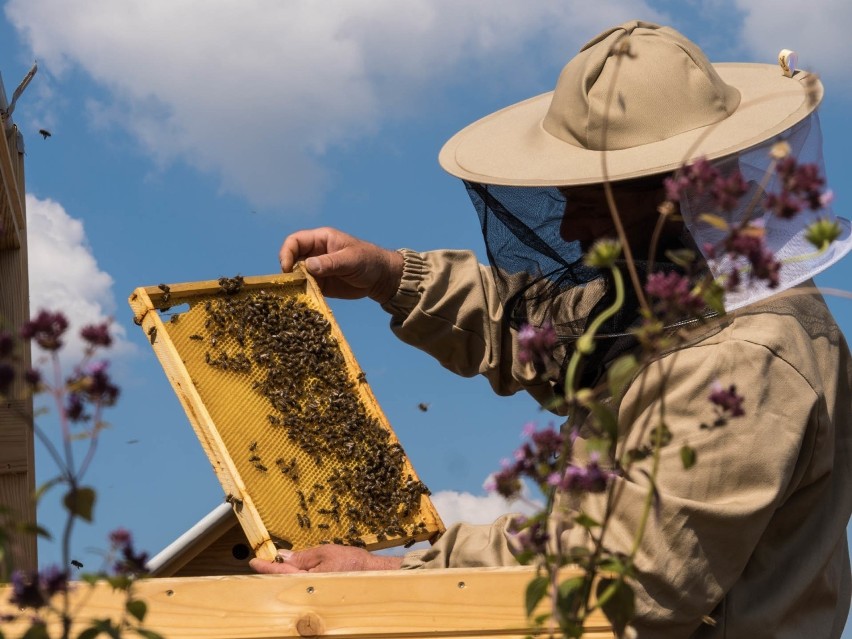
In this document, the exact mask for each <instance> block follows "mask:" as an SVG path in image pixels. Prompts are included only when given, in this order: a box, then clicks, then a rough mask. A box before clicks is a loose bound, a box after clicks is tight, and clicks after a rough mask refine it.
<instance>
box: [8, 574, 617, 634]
mask: <svg viewBox="0 0 852 639" xmlns="http://www.w3.org/2000/svg"><path fill="white" fill-rule="evenodd" d="M574 574H576V569H571V568H566V569H565V570H564V572H563V575H562V577H563V578H564V579H568V578H570V577H571V576H573V575H574ZM534 575H535V570H534V569H533V568H529V567H516V568H470V569H442V570H392V571H382V572H364V573H340V574H298V575H286V576H281V575H252V576H231V577H183V578H164V579H143V580H141V581H139V582H137V583H136V585H135V587H134V597H136V598H138V599H142V600H144V601H145V602H147V605H148V615H147V616H146V618H145V626H146V627H147V628H148V629H150V630H154V631H156V632H159V633H160V634H162V635H163V636H164V637H165V638H166V639H184V638H187V639H189V638H190V637H192V638H199V637H203V638H205V639H240V638H249V637H252V638H255V639H257V638H267V637H268V638H270V639H271V638H278V637H325V636H328V637H336V638H340V639H342V638H351V639H356V638H361V637H363V638H365V639H366V638H369V637H372V638H375V637H383V638H385V639H391V638H395V637H405V638H406V639H417V638H421V637H422V638H426V637H430V638H433V639H434V638H443V637H447V638H449V637H458V638H459V639H462V638H465V639H471V638H484V637H501V638H503V639H505V638H507V637H510V638H517V639H520V638H522V637H529V636H548V635H549V634H550V633H549V632H548V631H547V630H546V629H542V628H535V627H532V626H531V624H530V622H529V620H528V619H527V618H526V615H525V613H524V605H523V593H524V591H525V589H526V586H527V584H528V583H529V582H530V580H531V579H532V578H533V576H534ZM8 591H9V588H8V587H5V588H3V587H0V615H2V614H9V613H15V612H17V611H16V610H14V609H13V608H12V607H11V606H10V605H9V604H8V603H7V602H8ZM72 599H73V601H72V604H73V605H74V606H75V610H76V611H77V612H76V615H75V620H76V622H77V623H76V624H75V625H74V627H73V628H72V630H71V636H74V637H76V636H77V635H78V634H79V632H80V630H81V629H82V628H83V627H84V626H82V625H81V624H82V623H86V622H88V621H90V620H92V619H103V618H106V617H109V618H111V619H113V620H116V621H117V620H119V619H120V618H121V617H122V615H124V614H125V610H124V603H125V600H124V598H123V593H121V592H114V591H112V589H111V588H110V586H109V585H108V584H106V583H99V584H97V585H96V586H95V587H94V588H90V587H89V586H87V585H85V584H77V586H76V588H75V589H74V591H73V595H72ZM549 605H550V603H549V601H547V600H544V601H542V602H541V604H540V605H539V608H537V610H536V613H541V612H545V611H546V608H547V606H549ZM28 619H29V618H28V616H27V615H23V616H22V618H21V620H19V621H16V622H14V623H12V624H9V625H8V626H4V628H3V630H4V631H5V632H7V634H6V636H14V637H18V636H21V635H22V634H23V632H24V629H25V628H26V622H27V621H28ZM48 626H49V627H48V630H49V632H50V635H51V636H59V634H60V628H59V624H58V623H56V622H55V621H53V620H51V621H50V623H49V624H48ZM585 630H586V633H585V634H584V635H583V636H584V637H585V639H614V637H615V635H614V634H613V632H612V629H611V627H610V625H609V624H608V622H607V621H606V618H605V617H604V616H603V614H602V612H601V611H600V609H596V610H595V611H594V612H593V613H592V615H591V617H590V618H589V619H588V621H587V623H586V627H585Z"/></svg>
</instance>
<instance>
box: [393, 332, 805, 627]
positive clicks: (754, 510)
mask: <svg viewBox="0 0 852 639" xmlns="http://www.w3.org/2000/svg"><path fill="white" fill-rule="evenodd" d="M717 379H718V380H720V381H721V382H722V383H723V384H724V385H726V386H727V385H729V384H731V383H736V384H737V388H738V389H740V390H739V393H740V394H742V395H743V396H744V403H743V408H744V410H745V415H744V416H743V417H739V418H735V419H731V420H730V421H729V423H728V424H727V425H725V426H719V427H716V428H701V424H702V423H704V424H706V425H710V424H712V423H713V421H714V420H715V418H716V413H715V412H714V410H713V406H712V405H711V403H710V402H709V400H708V396H709V393H710V389H711V387H712V384H713V383H714V381H716V380H717ZM661 398H663V399H661ZM817 406H818V400H817V396H816V393H815V391H814V390H813V389H812V388H811V386H810V385H809V384H808V383H807V382H806V381H804V380H803V378H802V377H801V375H799V373H798V372H797V371H796V370H795V369H793V368H792V367H791V366H790V365H789V364H787V363H786V362H785V361H783V360H782V359H780V358H778V357H776V356H775V355H774V354H773V353H772V352H770V351H769V350H768V349H767V348H766V347H764V346H761V345H758V344H753V343H750V342H743V341H739V340H728V341H723V342H721V343H713V344H707V345H700V344H699V345H695V346H691V347H689V348H686V349H683V350H681V351H678V352H676V353H673V354H671V355H669V356H667V357H665V358H663V359H661V360H659V361H657V362H654V363H652V364H651V365H650V366H649V367H648V368H647V369H645V371H644V372H643V373H642V374H640V376H639V377H638V378H637V379H635V380H634V382H633V383H632V384H631V385H630V387H629V388H628V390H627V392H626V394H625V397H624V399H623V401H622V403H621V406H620V409H619V427H620V429H621V430H622V432H623V433H624V443H623V445H627V446H634V445H635V444H637V443H638V442H639V440H640V439H642V438H644V440H645V441H647V439H648V433H649V431H650V430H651V429H652V428H654V427H656V426H658V425H659V424H660V423H665V425H666V426H667V428H668V429H669V430H670V431H671V433H672V439H671V443H669V444H668V445H667V446H666V447H665V448H663V449H662V452H661V455H660V467H659V473H658V475H657V491H658V496H659V498H658V500H657V501H656V504H655V506H654V508H653V509H652V510H651V513H650V517H649V518H648V524H647V528H646V532H645V535H644V537H643V538H642V540H641V544H640V546H639V549H638V552H637V556H636V566H637V569H638V572H639V576H638V579H637V581H636V582H635V583H634V588H635V590H636V614H637V620H636V627H637V629H638V630H639V631H640V632H639V636H640V637H643V638H645V637H658V636H659V637H672V636H682V637H686V636H689V635H690V634H691V633H692V632H693V631H694V630H695V629H696V628H697V627H698V625H699V624H700V623H701V619H702V616H704V615H710V614H711V613H712V612H713V610H714V608H715V607H716V605H717V604H718V603H719V602H720V601H721V600H722V599H723V597H724V596H725V593H726V592H727V591H728V590H729V589H730V588H731V587H732V586H733V584H735V583H736V582H737V580H738V579H739V578H740V575H741V574H742V573H743V572H744V571H745V570H746V566H747V564H748V562H749V561H750V559H751V558H752V556H753V554H754V553H755V549H756V547H757V546H758V543H759V541H760V540H761V537H762V536H763V535H764V532H765V531H766V529H767V526H768V525H769V524H770V521H771V519H772V518H773V515H774V513H775V512H776V510H777V509H778V508H779V507H780V506H781V505H782V504H783V503H784V502H785V500H786V499H787V498H788V497H789V495H790V494H791V493H792V492H793V491H794V490H795V489H796V487H797V485H798V484H799V483H801V481H802V477H803V476H804V473H805V466H806V465H807V463H808V461H809V459H810V457H811V452H812V445H811V444H810V443H809V442H810V439H812V437H813V435H812V433H811V434H810V435H808V425H809V424H813V420H812V417H813V415H812V413H813V412H815V411H817V410H818V408H817ZM581 441H582V440H578V442H581ZM684 444H688V445H689V446H691V447H692V448H693V449H694V450H695V451H696V453H697V462H696V464H695V466H693V467H692V468H690V469H689V470H685V469H684V468H683V465H682V461H681V457H680V449H681V447H682V446H683V445H684ZM578 455H579V456H582V450H581V449H580V451H578ZM652 463H653V460H652V459H651V458H647V459H645V460H643V461H642V462H639V465H638V466H634V467H633V468H632V470H631V472H630V474H629V476H625V477H623V478H619V479H618V480H616V482H615V483H614V485H613V493H614V495H616V496H617V497H616V500H615V502H614V506H613V510H612V517H611V520H610V524H609V529H608V532H607V534H606V537H605V539H604V545H605V546H606V547H607V548H608V549H609V550H611V551H615V552H622V553H628V552H629V551H630V550H631V548H632V546H633V535H634V533H635V531H636V530H637V529H638V528H639V525H640V520H641V518H642V513H643V508H644V504H645V500H646V495H647V492H648V482H647V480H646V479H645V475H644V474H643V473H642V472H641V471H642V470H644V471H647V472H650V470H651V464H652ZM563 497H567V496H563ZM559 502H561V503H562V504H566V503H567V502H572V504H575V503H576V502H575V501H574V500H573V499H562V500H559ZM559 502H558V503H559ZM581 503H582V508H583V510H584V511H585V512H586V513H587V514H589V515H590V516H592V517H594V518H595V519H597V520H598V521H600V520H601V518H603V516H604V514H605V513H604V511H605V507H606V506H605V500H604V499H603V497H602V496H598V495H589V496H586V497H585V498H584V499H583V501H582V502H581ZM566 507H567V506H566ZM558 512H559V511H558V510H555V511H554V513H555V515H556V516H558ZM803 516H805V515H804V514H803ZM507 521H508V520H507V519H506V518H503V519H501V520H498V521H497V522H495V524H494V525H492V526H482V527H474V526H465V525H461V526H459V527H457V528H453V529H451V531H450V534H449V535H447V536H445V537H444V538H442V539H441V540H439V541H438V542H437V544H436V545H435V546H434V547H433V548H431V549H428V550H426V551H421V552H419V553H410V554H409V555H408V556H407V557H406V559H405V562H404V564H403V566H404V567H407V568H416V567H456V566H459V567H460V566H478V565H483V564H484V563H485V562H494V564H492V565H500V564H503V565H506V564H509V565H511V563H512V561H511V560H509V559H508V558H509V557H511V556H512V555H511V551H510V545H509V543H508V540H507V533H506V524H507ZM561 543H562V547H563V548H569V547H572V546H579V545H581V546H587V547H589V546H590V545H591V540H590V539H589V538H587V536H586V534H585V531H584V530H582V529H580V528H574V529H569V530H568V531H566V532H564V533H563V534H562V537H561Z"/></svg>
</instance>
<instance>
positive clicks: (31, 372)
mask: <svg viewBox="0 0 852 639" xmlns="http://www.w3.org/2000/svg"><path fill="white" fill-rule="evenodd" d="M24 381H26V382H27V384H29V385H30V386H32V387H36V386H38V385H39V384H41V372H40V371H39V370H38V369H37V368H28V369H27V371H26V372H25V373H24Z"/></svg>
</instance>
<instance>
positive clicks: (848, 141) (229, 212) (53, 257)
mask: <svg viewBox="0 0 852 639" xmlns="http://www.w3.org/2000/svg"><path fill="white" fill-rule="evenodd" d="M808 7H809V10H808V11H807V13H806V14H803V13H802V12H801V10H800V5H799V4H798V3H793V2H790V1H788V0H749V1H747V0H713V1H710V2H698V1H683V0H681V1H680V2H674V1H662V0H660V1H653V2H650V1H649V2H643V1H640V0H613V1H611V2H607V3H581V2H567V1H563V2H556V1H543V0H531V1H530V2H525V3H515V2H508V1H505V2H503V1H500V2H495V1H494V0H470V1H468V2H458V1H453V0H420V1H411V2H406V3H399V2H391V1H390V0H374V1H372V2H344V1H342V0H340V1H331V0H329V1H327V2H324V3H312V2H308V1H307V0H303V1H301V2H296V1H293V2H273V1H272V0H244V1H242V2H239V3H236V2H223V1H215V2H211V1H210V0H186V1H184V2H181V3H173V2H164V1H162V0H127V1H125V2H121V3H117V2H109V1H107V0H73V1H72V0H62V1H60V0H8V1H6V2H4V3H2V8H3V11H2V13H0V73H2V76H3V79H4V83H5V86H6V90H7V93H9V94H11V91H12V90H13V89H14V88H15V86H16V85H17V83H18V81H19V80H20V79H21V78H22V77H23V76H24V74H25V73H26V71H27V70H28V69H29V67H30V65H31V64H32V62H33V60H35V59H37V60H38V62H39V67H40V70H39V72H38V75H37V76H36V78H35V80H34V82H33V83H32V85H31V86H30V88H29V89H28V90H27V92H26V93H25V94H24V97H23V98H21V100H20V101H19V103H18V107H17V110H16V112H15V115H14V119H15V121H16V123H17V124H18V126H19V127H20V128H21V130H22V131H23V133H24V135H25V137H26V144H27V147H26V149H27V156H26V169H27V192H28V207H29V217H30V247H31V267H30V273H31V303H32V308H33V311H35V310H37V309H39V308H42V307H49V308H63V309H65V310H66V311H67V312H68V314H69V315H70V316H71V317H72V320H73V321H75V322H76V325H77V326H78V327H79V326H81V325H82V324H84V323H87V322H91V321H94V320H96V319H98V318H100V317H104V316H112V317H113V318H114V321H115V326H116V329H117V331H118V334H119V336H120V340H119V343H118V345H117V347H116V349H115V352H114V353H113V356H112V360H113V361H112V365H113V368H114V372H115V374H116V376H117V379H118V380H119V383H120V385H121V387H122V396H121V400H120V402H119V405H118V406H117V407H116V408H115V409H113V410H111V411H110V412H109V415H108V421H110V422H111V424H112V425H113V428H112V429H111V430H109V431H107V432H106V433H104V434H103V436H102V441H101V446H100V449H99V451H98V455H97V460H96V462H95V465H94V467H93V468H92V471H91V475H90V481H91V482H92V483H93V484H95V485H96V486H97V488H98V491H99V500H98V505H97V509H96V522H95V524H94V525H92V526H85V527H82V526H81V527H80V528H79V529H78V533H77V535H76V539H75V554H76V555H77V556H79V557H80V558H81V559H82V560H83V561H84V562H85V561H87V557H91V556H92V555H91V552H90V551H89V549H90V548H96V547H103V545H104V539H105V535H106V533H107V531H109V530H111V529H113V528H115V527H116V526H119V525H122V526H126V527H128V528H130V529H131V530H132V531H133V532H134V534H135V535H136V538H137V541H138V544H139V545H140V546H142V547H144V548H146V549H148V550H150V551H152V552H156V551H158V550H160V549H161V548H162V547H164V546H165V545H167V544H168V543H169V542H171V541H172V540H173V539H175V538H176V537H177V536H178V535H180V534H181V533H182V532H184V531H185V530H186V529H187V528H189V527H190V526H191V525H192V524H194V523H195V522H196V521H197V520H198V519H200V518H201V517H202V516H203V515H205V514H206V513H207V512H209V511H210V510H211V509H212V508H214V507H215V506H216V505H218V504H219V503H221V501H222V492H221V489H220V487H219V485H218V483H217V481H216V479H215V476H214V475H213V473H212V471H211V469H210V466H209V464H208V462H207V459H206V458H205V456H204V454H203V452H202V450H201V447H200V446H199V444H198V442H197V440H196V439H195V436H194V434H193V433H192V430H191V428H190V426H189V423H188V421H187V419H186V417H185V416H184V413H183V411H182V409H181V407H180V405H179V404H178V402H177V400H176V398H175V396H174V393H173V392H172V390H171V387H170V386H169V384H168V382H167V380H166V378H165V376H164V374H163V373H162V370H161V369H160V366H159V364H158V363H157V360H156V358H155V357H154V355H153V353H152V351H151V349H150V346H149V344H148V343H147V341H146V339H145V336H144V335H143V334H142V332H141V331H140V330H139V329H138V328H137V327H136V326H134V325H133V323H132V321H131V314H130V311H129V307H128V306H127V302H126V299H127V296H128V295H129V294H130V293H131V291H132V290H133V289H134V288H136V287H137V286H142V285H154V284H158V283H160V282H185V281H195V280H203V279H212V278H218V277H220V276H222V275H233V274H236V273H241V274H244V275H250V274H251V275H254V274H265V273H271V272H275V271H276V270H277V269H278V262H277V252H278V248H279V246H280V243H281V241H282V240H283V238H284V237H285V236H286V235H287V234H288V233H290V232H292V231H294V230H296V229H299V228H303V227H309V226H320V225H330V226H337V227H339V228H342V229H344V230H346V231H348V232H350V233H353V234H356V235H359V236H361V237H363V238H365V239H369V240H371V241H374V242H376V243H378V244H381V245H383V246H386V247H388V248H396V247H402V246H405V247H409V248H413V249H417V250H427V249H431V248H471V249H474V250H476V251H477V252H478V253H479V254H480V255H481V256H483V257H484V253H483V251H482V239H481V236H480V233H479V228H478V224H477V220H476V216H475V214H474V212H473V210H472V208H471V206H470V203H469V200H468V199H467V196H466V195H465V192H464V189H463V187H462V185H461V183H459V182H458V181H457V180H455V179H454V178H451V177H450V176H448V175H446V174H445V173H443V172H442V170H441V169H440V168H439V167H438V165H437V161H436V157H437V153H438V150H439V149H440V147H441V145H442V144H443V143H444V141H446V139H447V138H449V137H450V136H451V135H452V134H453V133H455V132H456V131H457V130H458V129H460V128H461V127H463V126H465V125H466V124H468V123H469V122H471V121H473V120H475V119H477V118H479V117H481V116H483V115H486V114H488V113H490V112H491V111H493V110H495V109H497V108H500V107H502V106H506V105H508V104H510V103H513V102H515V101H518V100H521V99H524V98H526V97H530V96H532V95H535V94H538V93H541V92H544V91H548V90H550V89H552V88H553V83H554V82H555V78H556V76H557V75H558V72H559V70H560V69H561V67H562V65H563V64H564V63H565V62H566V61H567V60H568V59H569V58H570V57H571V56H572V55H573V54H574V53H575V52H576V51H577V50H578V49H579V47H580V46H581V45H582V44H583V43H584V42H585V41H586V40H588V39H590V38H591V37H593V36H594V35H596V34H597V33H598V32H599V31H601V30H602V29H604V28H606V27H608V26H611V25H613V24H618V23H620V22H623V21H626V20H628V19H632V18H637V17H641V18H643V19H651V20H657V21H662V22H665V23H669V24H672V25H673V26H675V27H676V28H678V29H679V30H681V31H682V32H683V33H685V34H686V35H687V36H689V37H690V38H692V39H693V40H695V41H696V42H698V43H699V44H700V45H701V46H702V47H703V48H704V49H705V51H706V52H707V53H708V55H709V57H710V58H711V59H712V60H716V61H732V60H748V61H759V62H769V63H773V62H774V60H775V56H776V55H777V52H778V51H779V50H780V49H782V48H792V49H795V50H797V51H798V52H799V61H800V65H801V66H802V67H805V68H809V69H814V70H817V71H819V72H820V73H821V75H822V76H823V80H824V82H825V84H826V89H827V98H826V101H825V103H824V105H823V107H822V111H821V118H822V124H823V131H824V135H825V157H826V162H827V166H828V177H829V182H830V184H831V187H832V188H833V190H834V192H835V195H836V199H835V209H836V210H837V212H838V213H839V214H841V215H845V216H847V217H849V212H848V211H849V208H850V201H852V183H851V182H852V181H850V175H849V172H848V168H847V167H848V161H847V160H846V159H845V158H844V155H845V154H846V153H848V150H849V149H850V148H852V130H850V127H849V126H848V124H847V120H848V111H849V108H850V102H852V88H850V87H852V70H850V69H849V67H848V64H844V61H846V62H848V60H850V59H852V45H851V44H850V43H849V40H848V38H847V35H846V34H847V32H848V28H849V27H850V26H852V5H850V4H849V3H848V2H846V1H845V0H815V1H814V2H811V3H809V4H808ZM40 128H46V129H49V130H50V131H51V132H52V133H53V135H52V137H50V138H49V139H47V140H43V139H42V138H41V136H39V135H38V130H39V129H40ZM850 272H852V266H850V262H849V261H848V260H847V261H846V262H843V263H841V264H840V265H838V266H835V267H834V268H833V269H832V270H831V271H830V272H828V273H826V274H824V275H823V276H821V277H820V278H819V279H818V283H820V284H821V285H824V286H834V287H838V288H849V287H848V284H847V282H848V280H849V275H850ZM830 304H831V306H832V309H833V310H834V312H835V313H836V315H837V317H838V320H839V322H840V323H841V326H842V328H843V330H844V332H845V333H846V334H847V335H849V334H850V333H852V302H849V301H847V300H842V299H832V300H830ZM332 309H333V311H334V313H335V315H336V318H337V321H338V323H339V325H340V326H341V329H342V330H343V332H344V334H345V336H346V338H347V340H348V341H349V342H350V345H351V346H352V348H353V351H354V353H355V356H356V358H357V359H358V361H359V363H360V364H361V366H362V367H363V369H364V370H365V371H366V372H367V375H368V378H369V381H370V384H371V386H372V388H373V391H374V392H375V394H376V396H377V398H378V400H379V402H380V404H381V405H382V407H383V408H384V410H385V412H386V414H387V415H388V418H389V420H390V422H391V424H392V425H393V427H394V429H395V430H396V432H397V435H398V436H399V438H400V439H401V441H402V443H403V445H404V446H405V448H406V450H407V451H408V454H409V456H410V458H411V460H412V463H413V464H414V466H415V468H416V469H417V471H418V472H419V473H420V475H421V476H422V478H423V479H424V481H426V483H427V484H428V485H429V486H430V487H431V488H432V490H433V491H434V492H435V493H436V503H437V504H438V506H439V509H441V511H442V514H443V515H444V517H445V519H446V520H448V521H454V520H457V519H459V518H461V517H462V516H464V517H465V518H467V519H475V520H489V519H490V518H492V517H493V516H496V514H497V513H499V512H500V511H501V509H503V508H504V507H505V506H504V505H503V504H501V503H499V502H498V501H497V500H495V499H494V498H492V497H486V496H485V493H484V491H483V490H482V489H481V486H482V482H483V480H484V479H485V477H486V475H487V474H488V473H489V472H491V471H493V470H496V469H497V468H498V467H499V460H500V459H501V458H503V457H506V456H508V455H510V454H511V452H512V451H513V450H514V448H515V447H516V446H517V444H518V443H519V433H520V430H521V427H522V425H523V424H524V423H525V422H527V421H530V420H534V421H537V422H539V423H540V424H542V425H543V424H545V423H547V421H548V418H547V416H546V415H544V414H542V413H540V412H539V411H538V410H537V408H536V406H535V404H534V403H533V402H532V400H531V399H529V398H527V397H522V396H518V397H512V398H498V397H495V396H493V395H492V393H491V392H490V389H489V387H488V385H487V384H486V383H485V381H484V380H481V379H460V378H457V377H455V376H453V375H452V374H450V373H448V372H446V371H444V370H443V369H442V368H441V367H440V366H439V365H438V364H436V363H435V362H433V361H431V360H430V359H429V358H428V357H426V356H425V355H423V354H421V353H418V352H416V351H414V350H412V349H411V348H409V347H407V346H405V345H403V344H401V343H399V342H398V341H396V339H395V338H394V337H393V335H392V334H391V333H390V331H389V330H388V328H387V317H386V316H385V314H384V313H383V311H381V309H379V308H377V307H376V306H375V305H374V304H372V303H371V302H369V301H357V302H342V301H332ZM75 349H77V350H75ZM75 352H77V353H79V347H76V346H74V345H73V344H72V345H71V346H70V348H69V356H70V357H71V358H72V359H73V354H74V353H75ZM420 402H427V403H429V404H430V408H429V411H428V412H425V413H424V412H421V411H419V410H418V408H417V405H418V403H420ZM42 424H43V426H44V428H45V429H47V430H50V429H51V428H55V424H54V423H53V422H52V421H51V418H50V416H46V417H45V418H43V419H42ZM37 466H38V477H39V479H40V480H44V479H46V478H47V477H49V476H50V473H51V472H52V468H51V467H50V464H49V462H48V460H47V458H46V457H45V456H44V455H43V454H42V455H40V457H39V459H38V463H37ZM48 501H50V500H49V499H48ZM41 517H42V519H43V521H44V522H45V523H46V524H47V525H48V526H49V527H52V528H53V529H54V530H58V528H59V521H60V520H59V519H58V517H59V515H58V508H57V506H56V503H55V500H54V501H53V502H50V503H48V504H46V505H45V507H44V508H43V510H42V512H41ZM57 554H58V551H57V550H56V548H55V547H54V546H52V545H50V544H44V545H42V547H41V555H42V560H43V561H50V560H53V559H55V558H56V557H57ZM92 561H94V560H92Z"/></svg>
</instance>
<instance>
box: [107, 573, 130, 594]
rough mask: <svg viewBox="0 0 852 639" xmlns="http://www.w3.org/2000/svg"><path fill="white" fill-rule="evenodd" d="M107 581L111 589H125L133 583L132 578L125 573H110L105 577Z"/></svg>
mask: <svg viewBox="0 0 852 639" xmlns="http://www.w3.org/2000/svg"><path fill="white" fill-rule="evenodd" d="M107 583H109V585H110V586H112V589H113V590H127V589H129V588H130V586H131V585H132V584H133V580H132V579H131V578H130V577H128V576H127V575H112V576H111V577H107Z"/></svg>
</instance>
